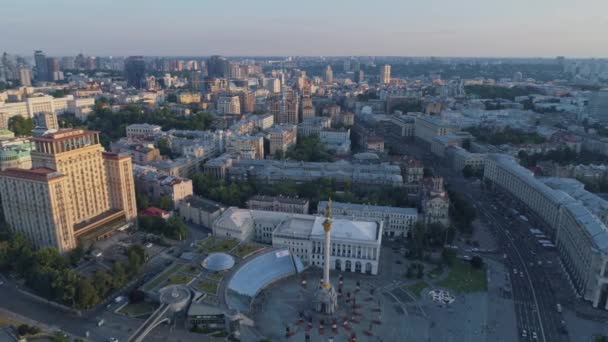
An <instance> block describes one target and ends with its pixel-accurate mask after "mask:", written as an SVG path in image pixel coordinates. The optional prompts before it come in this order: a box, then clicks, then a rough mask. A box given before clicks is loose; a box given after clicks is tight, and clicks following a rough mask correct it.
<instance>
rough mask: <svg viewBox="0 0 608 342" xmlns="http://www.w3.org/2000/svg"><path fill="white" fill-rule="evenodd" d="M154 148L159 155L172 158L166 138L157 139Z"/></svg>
mask: <svg viewBox="0 0 608 342" xmlns="http://www.w3.org/2000/svg"><path fill="white" fill-rule="evenodd" d="M156 147H157V148H158V151H159V152H160V154H161V155H163V156H167V157H169V158H173V151H172V150H171V146H170V145H169V140H168V139H167V138H160V139H158V141H157V142H156Z"/></svg>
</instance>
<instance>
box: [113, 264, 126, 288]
mask: <svg viewBox="0 0 608 342" xmlns="http://www.w3.org/2000/svg"><path fill="white" fill-rule="evenodd" d="M112 279H113V286H112V287H113V288H115V289H119V288H121V287H123V286H124V285H125V284H126V283H127V280H128V276H127V269H126V268H125V265H124V263H123V262H121V261H117V262H114V265H112Z"/></svg>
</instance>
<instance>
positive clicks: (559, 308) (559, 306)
mask: <svg viewBox="0 0 608 342" xmlns="http://www.w3.org/2000/svg"><path fill="white" fill-rule="evenodd" d="M556 307H557V312H559V313H561V312H562V305H561V304H559V303H557V305H556Z"/></svg>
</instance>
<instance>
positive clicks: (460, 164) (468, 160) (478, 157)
mask: <svg viewBox="0 0 608 342" xmlns="http://www.w3.org/2000/svg"><path fill="white" fill-rule="evenodd" d="M445 155H446V157H447V159H448V161H449V162H450V165H451V166H452V168H453V169H454V170H456V171H462V170H463V169H464V168H465V167H466V166H469V167H471V169H473V170H483V165H484V163H485V160H486V155H485V154H483V153H471V152H469V151H467V150H465V149H464V148H462V147H460V146H457V145H452V146H449V147H448V148H447V149H446V150H445Z"/></svg>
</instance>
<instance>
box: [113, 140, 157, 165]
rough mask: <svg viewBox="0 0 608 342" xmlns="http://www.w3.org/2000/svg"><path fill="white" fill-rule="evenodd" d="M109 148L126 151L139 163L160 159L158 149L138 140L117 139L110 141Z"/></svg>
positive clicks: (116, 151) (118, 151) (117, 151)
mask: <svg viewBox="0 0 608 342" xmlns="http://www.w3.org/2000/svg"><path fill="white" fill-rule="evenodd" d="M110 150H111V151H112V152H114V153H126V154H128V155H130V156H131V157H132V158H133V162H134V163H135V164H139V165H149V164H150V163H151V162H152V161H155V160H161V159H162V157H161V155H160V150H159V149H157V148H155V147H150V146H149V145H147V144H142V143H140V142H138V141H130V140H123V139H121V140H118V141H114V142H111V143H110Z"/></svg>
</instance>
